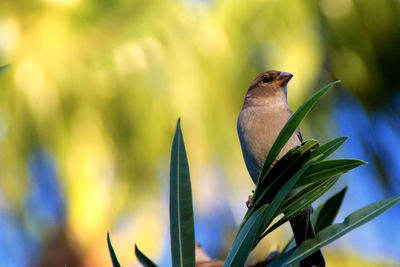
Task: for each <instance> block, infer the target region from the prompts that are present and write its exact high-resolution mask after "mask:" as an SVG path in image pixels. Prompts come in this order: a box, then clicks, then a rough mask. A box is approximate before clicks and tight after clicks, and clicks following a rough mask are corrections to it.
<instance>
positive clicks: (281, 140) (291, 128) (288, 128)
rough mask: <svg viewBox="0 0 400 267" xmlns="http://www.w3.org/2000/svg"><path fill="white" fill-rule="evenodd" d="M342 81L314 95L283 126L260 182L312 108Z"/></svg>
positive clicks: (331, 84)
mask: <svg viewBox="0 0 400 267" xmlns="http://www.w3.org/2000/svg"><path fill="white" fill-rule="evenodd" d="M338 82H340V81H335V82H332V83H330V84H328V85H326V86H325V87H324V88H322V89H321V90H319V91H318V92H316V93H315V94H314V95H312V96H311V97H310V98H309V99H308V100H307V101H306V102H305V103H304V104H303V105H301V106H300V107H299V108H298V109H297V110H296V112H295V113H294V114H293V115H292V116H291V117H290V119H289V120H288V121H287V123H286V124H285V126H283V128H282V130H281V131H280V133H279V135H278V137H277V138H276V140H275V142H274V144H273V145H272V147H271V149H270V151H269V153H268V156H267V158H266V160H265V162H264V166H263V168H262V170H261V173H260V177H259V179H258V180H259V181H258V182H260V180H262V179H264V176H265V174H266V173H267V172H268V170H269V169H270V166H271V164H272V163H273V162H274V160H275V159H276V157H277V156H278V155H279V152H281V150H282V148H283V147H284V146H285V144H286V142H287V141H288V140H289V139H290V137H291V136H292V135H293V133H294V132H295V131H296V129H297V127H298V126H299V124H300V123H301V121H302V120H303V119H304V117H305V116H306V115H307V114H308V112H309V111H310V110H311V108H312V107H313V106H314V105H315V103H316V102H317V101H318V100H319V99H320V98H321V97H322V96H323V95H324V94H326V93H327V92H328V90H329V89H330V88H331V87H332V86H333V85H335V84H336V83H338Z"/></svg>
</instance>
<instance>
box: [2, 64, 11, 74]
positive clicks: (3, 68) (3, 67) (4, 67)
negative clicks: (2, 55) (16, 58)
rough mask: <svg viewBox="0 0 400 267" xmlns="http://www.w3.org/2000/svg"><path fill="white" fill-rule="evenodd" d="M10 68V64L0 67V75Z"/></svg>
mask: <svg viewBox="0 0 400 267" xmlns="http://www.w3.org/2000/svg"><path fill="white" fill-rule="evenodd" d="M9 66H10V64H7V65H4V66H0V73H2V72H3V71H4V70H5V69H7V68H8V67H9Z"/></svg>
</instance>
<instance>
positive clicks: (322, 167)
mask: <svg viewBox="0 0 400 267" xmlns="http://www.w3.org/2000/svg"><path fill="white" fill-rule="evenodd" d="M363 164H366V162H365V161H362V160H358V159H332V160H324V161H317V162H314V163H313V164H312V165H311V167H310V168H309V169H308V170H307V172H305V173H304V175H303V177H301V179H300V180H299V182H298V183H297V184H296V187H300V186H303V185H306V184H310V183H314V182H316V181H320V180H322V179H327V178H330V177H332V176H336V175H338V174H343V173H345V172H348V171H349V170H351V169H354V168H357V167H358V166H361V165H363Z"/></svg>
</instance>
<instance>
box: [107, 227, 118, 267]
mask: <svg viewBox="0 0 400 267" xmlns="http://www.w3.org/2000/svg"><path fill="white" fill-rule="evenodd" d="M107 244H108V251H109V252H110V257H111V262H112V265H113V267H121V265H120V264H119V262H118V259H117V255H115V252H114V249H113V247H112V245H111V240H110V234H109V233H107Z"/></svg>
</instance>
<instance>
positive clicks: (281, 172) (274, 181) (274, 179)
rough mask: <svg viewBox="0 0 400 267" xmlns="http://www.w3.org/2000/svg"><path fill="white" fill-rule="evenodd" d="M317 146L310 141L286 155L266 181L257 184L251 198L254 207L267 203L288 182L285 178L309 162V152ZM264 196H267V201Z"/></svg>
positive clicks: (315, 142) (313, 141) (316, 142)
mask: <svg viewBox="0 0 400 267" xmlns="http://www.w3.org/2000/svg"><path fill="white" fill-rule="evenodd" d="M318 146H319V143H318V141H317V140H313V139H311V140H307V141H305V142H303V144H302V145H301V146H297V147H295V148H293V149H291V150H290V151H289V152H288V153H286V155H284V156H283V157H282V159H280V160H279V161H278V162H277V163H276V164H275V166H274V167H273V168H272V169H271V171H270V172H269V173H268V176H267V179H266V180H264V181H262V182H260V183H258V184H257V186H256V190H255V193H254V198H253V201H254V203H255V206H257V205H258V204H259V203H261V205H263V204H265V201H267V203H269V201H271V200H272V198H273V197H274V196H275V195H276V193H277V192H278V191H279V189H280V188H281V187H282V186H283V185H284V183H285V182H286V181H287V180H288V178H286V179H285V177H291V176H293V175H294V174H295V173H296V172H297V170H298V169H300V167H301V166H302V165H303V164H304V163H305V162H307V161H308V160H309V155H310V153H311V150H313V149H316V148H317V147H318ZM265 196H267V199H266V198H265Z"/></svg>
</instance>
